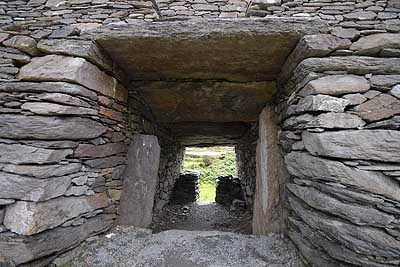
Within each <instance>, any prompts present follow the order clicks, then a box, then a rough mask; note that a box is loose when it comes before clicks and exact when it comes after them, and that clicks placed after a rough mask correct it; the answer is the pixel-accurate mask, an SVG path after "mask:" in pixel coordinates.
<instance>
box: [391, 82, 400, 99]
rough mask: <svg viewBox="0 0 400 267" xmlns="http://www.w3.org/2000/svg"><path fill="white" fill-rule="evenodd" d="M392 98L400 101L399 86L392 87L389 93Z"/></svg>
mask: <svg viewBox="0 0 400 267" xmlns="http://www.w3.org/2000/svg"><path fill="white" fill-rule="evenodd" d="M389 93H390V94H391V95H392V96H394V97H397V98H398V99H400V84H398V85H396V86H394V87H393V88H392V90H390V92H389Z"/></svg>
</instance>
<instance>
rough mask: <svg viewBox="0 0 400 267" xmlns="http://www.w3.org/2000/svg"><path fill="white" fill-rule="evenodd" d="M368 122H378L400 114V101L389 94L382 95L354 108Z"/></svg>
mask: <svg viewBox="0 0 400 267" xmlns="http://www.w3.org/2000/svg"><path fill="white" fill-rule="evenodd" d="M354 111H356V112H357V113H358V114H359V115H360V117H361V118H363V119H364V120H366V121H370V122H371V121H378V120H382V119H387V118H390V117H392V116H393V115H397V114H400V100H399V99H398V98H396V97H393V96H391V95H387V94H380V95H378V96H376V97H374V98H372V99H371V100H368V101H367V102H365V103H363V104H361V105H359V106H356V107H355V108H354Z"/></svg>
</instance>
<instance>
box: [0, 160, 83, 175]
mask: <svg viewBox="0 0 400 267" xmlns="http://www.w3.org/2000/svg"><path fill="white" fill-rule="evenodd" d="M81 167H82V165H81V164H80V163H68V164H55V165H43V166H40V165H39V166H38V165H12V164H7V165H5V166H4V167H3V171H5V172H10V173H14V174H20V175H26V176H33V177H36V178H39V179H46V178H50V177H57V176H63V175H68V174H71V173H75V172H78V171H79V170H80V169H81Z"/></svg>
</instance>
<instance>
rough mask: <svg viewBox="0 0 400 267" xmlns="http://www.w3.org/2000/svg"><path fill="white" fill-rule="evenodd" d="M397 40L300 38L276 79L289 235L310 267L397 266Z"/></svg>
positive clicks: (399, 165) (399, 163) (399, 125)
mask: <svg viewBox="0 0 400 267" xmlns="http://www.w3.org/2000/svg"><path fill="white" fill-rule="evenodd" d="M399 37H400V35H399V34H389V33H382V34H375V35H369V36H365V37H361V38H360V39H358V40H357V41H356V42H351V41H350V40H349V39H347V40H346V39H339V38H337V37H334V36H325V35H319V36H314V37H312V38H308V37H305V38H304V39H303V40H302V41H300V42H299V44H298V47H297V48H296V49H295V51H294V52H293V53H292V55H291V58H289V60H288V64H289V63H290V64H292V65H294V66H295V67H294V68H293V69H292V72H291V73H290V74H288V73H286V74H282V76H281V80H280V82H281V84H284V85H285V86H284V91H286V92H290V96H289V97H288V98H287V102H286V103H285V104H283V103H282V109H283V110H286V112H285V113H284V114H282V115H283V124H282V130H283V131H282V132H281V134H280V136H281V138H280V139H281V144H282V147H283V149H284V150H285V153H286V156H285V162H286V166H287V169H288V171H289V173H290V174H291V176H292V179H291V180H290V182H289V184H288V186H287V187H288V191H289V205H290V216H289V228H290V229H289V236H290V237H291V239H292V240H293V241H294V242H295V243H296V245H297V246H298V247H299V249H300V251H301V252H302V253H303V255H304V256H305V257H306V258H307V259H308V261H309V262H310V263H311V264H312V265H313V266H327V267H330V266H332V267H333V266H349V265H351V266H397V265H398V261H399V255H400V241H399V236H400V231H399V229H400V225H399V214H400V190H399V181H400V172H399V170H400V157H399V155H400V141H399V140H400V131H399V130H400V96H399V93H398V92H399V86H400V61H399V58H398V57H394V55H395V54H394V52H395V51H397V53H398V51H399V50H398V48H399V47H400V39H399ZM326 38H329V39H330V40H331V42H330V48H329V49H327V47H326V44H327V42H324V41H322V40H327V39H326ZM307 39H308V40H307ZM317 43H318V44H317ZM324 47H325V48H324ZM344 51H348V52H349V53H348V54H349V56H344V53H343V52H344ZM388 54H391V55H392V56H387V55H388ZM334 55H337V56H334ZM339 55H340V56H339ZM305 57H306V58H305ZM307 57H309V58H307ZM294 62H297V63H294Z"/></svg>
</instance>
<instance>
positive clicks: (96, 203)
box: [4, 193, 108, 235]
mask: <svg viewBox="0 0 400 267" xmlns="http://www.w3.org/2000/svg"><path fill="white" fill-rule="evenodd" d="M107 204H108V197H107V194H105V193H100V194H95V195H93V196H81V197H59V198H55V199H51V200H48V201H45V202H39V203H35V202H25V201H17V202H15V203H14V204H11V205H9V206H7V209H6V215H5V218H4V225H5V226H7V228H8V229H10V230H11V231H13V232H15V233H18V234H22V235H33V234H37V233H40V232H43V231H45V230H48V229H52V228H55V227H57V226H59V225H61V224H63V223H64V222H66V221H68V220H70V219H73V218H76V217H78V216H79V215H81V214H84V213H87V212H91V211H94V210H97V209H101V208H105V207H107Z"/></svg>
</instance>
